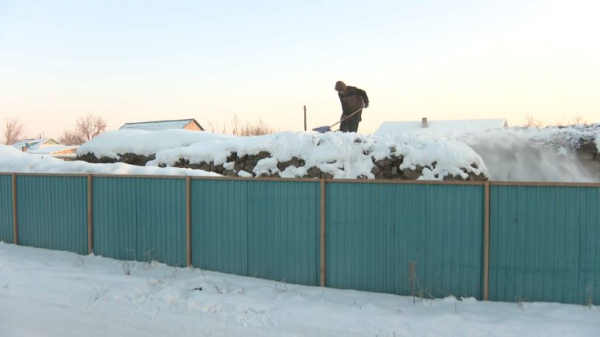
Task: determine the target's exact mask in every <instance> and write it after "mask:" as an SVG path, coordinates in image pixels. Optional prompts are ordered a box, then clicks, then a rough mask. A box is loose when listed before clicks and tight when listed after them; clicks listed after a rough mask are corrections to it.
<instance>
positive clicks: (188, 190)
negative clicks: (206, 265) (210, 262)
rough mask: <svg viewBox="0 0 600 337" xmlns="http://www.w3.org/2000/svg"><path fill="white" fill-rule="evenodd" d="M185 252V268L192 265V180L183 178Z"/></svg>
mask: <svg viewBox="0 0 600 337" xmlns="http://www.w3.org/2000/svg"><path fill="white" fill-rule="evenodd" d="M185 249H186V250H185V251H186V259H187V266H188V267H189V266H191V265H192V179H191V178H190V177H185Z"/></svg>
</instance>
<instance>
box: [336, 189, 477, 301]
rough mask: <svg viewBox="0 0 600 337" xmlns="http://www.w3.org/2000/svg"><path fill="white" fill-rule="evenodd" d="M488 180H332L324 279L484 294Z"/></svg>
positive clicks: (373, 287)
mask: <svg viewBox="0 0 600 337" xmlns="http://www.w3.org/2000/svg"><path fill="white" fill-rule="evenodd" d="M483 197H484V194H483V185H418V184H386V183H379V184H378V183H372V184H371V183H369V184H365V183H336V182H331V183H328V184H327V199H326V200H327V213H326V214H327V221H326V223H327V285H329V286H332V287H335V288H350V289H361V290H368V291H379V292H388V293H394V294H400V295H410V294H411V293H415V294H419V293H423V294H424V295H425V296H435V297H444V296H446V295H448V294H453V295H455V296H469V297H476V298H479V299H480V298H482V292H483V288H482V267H483V262H482V249H483V247H482V237H483V232H482V229H483V225H482V223H483V215H484V199H483Z"/></svg>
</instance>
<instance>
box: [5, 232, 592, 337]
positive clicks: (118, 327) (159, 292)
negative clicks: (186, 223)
mask: <svg viewBox="0 0 600 337" xmlns="http://www.w3.org/2000/svg"><path fill="white" fill-rule="evenodd" d="M125 270H129V271H130V274H129V275H126V274H125ZM599 332H600V310H598V308H588V307H582V306H577V305H563V304H552V303H522V304H518V303H493V302H478V301H476V300H474V299H462V300H457V299H455V298H446V299H440V300H425V301H423V302H422V301H420V300H418V299H417V302H416V303H413V300H412V298H410V297H401V296H394V295H387V294H375V293H366V292H358V291H352V290H336V289H324V288H319V287H306V286H298V285H292V284H286V283H282V282H272V281H265V280H258V279H253V278H246V277H238V276H232V275H226V274H220V273H214V272H208V271H201V270H198V269H190V268H173V267H169V266H166V265H163V264H158V263H140V262H127V263H125V262H121V261H117V260H112V259H107V258H102V257H96V256H79V255H76V254H73V253H67V252H58V251H49V250H43V249H35V248H28V247H19V246H15V245H9V244H5V243H0V336H11V337H31V336H88V337H95V336H127V337H136V336H144V337H146V336H598V334H599Z"/></svg>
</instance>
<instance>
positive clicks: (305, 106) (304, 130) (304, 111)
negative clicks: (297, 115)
mask: <svg viewBox="0 0 600 337" xmlns="http://www.w3.org/2000/svg"><path fill="white" fill-rule="evenodd" d="M304 131H306V105H305V106H304Z"/></svg>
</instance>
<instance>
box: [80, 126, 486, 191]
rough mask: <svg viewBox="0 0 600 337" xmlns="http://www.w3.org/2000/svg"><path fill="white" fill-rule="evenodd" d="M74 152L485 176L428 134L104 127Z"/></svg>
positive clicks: (462, 152)
mask: <svg viewBox="0 0 600 337" xmlns="http://www.w3.org/2000/svg"><path fill="white" fill-rule="evenodd" d="M77 155H78V158H80V159H82V160H86V161H89V162H95V163H110V162H124V163H130V164H136V165H146V166H150V167H165V168H167V167H179V168H191V169H195V170H203V171H210V172H214V173H217V174H221V175H226V176H240V177H283V178H303V177H304V178H307V177H308V178H336V179H411V180H415V179H425V180H486V179H487V169H486V167H485V165H484V163H483V161H482V159H481V157H480V156H479V155H477V154H476V153H475V152H474V151H473V150H472V149H471V148H470V147H469V146H468V145H466V144H465V143H464V142H461V141H457V140H451V139H440V138H433V137H394V138H391V137H372V136H363V135H359V134H343V133H328V134H319V133H294V132H281V133H276V134H272V135H266V136H256V137H233V136H225V135H220V134H212V133H208V132H193V131H186V130H168V131H138V130H135V131H129V130H118V131H112V132H107V133H105V134H103V135H101V136H99V137H97V138H95V139H93V140H91V141H89V142H88V143H86V144H84V145H83V146H81V147H80V148H79V149H78V151H77Z"/></svg>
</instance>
